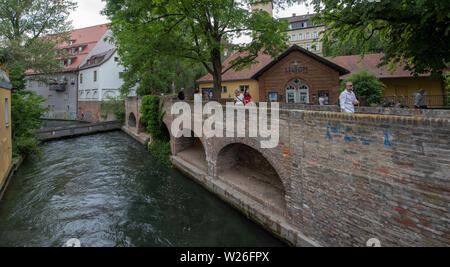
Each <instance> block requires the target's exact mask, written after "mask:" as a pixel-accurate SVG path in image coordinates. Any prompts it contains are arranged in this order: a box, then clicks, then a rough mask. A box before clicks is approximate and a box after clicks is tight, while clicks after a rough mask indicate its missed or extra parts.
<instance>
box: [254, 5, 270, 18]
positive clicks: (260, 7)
mask: <svg viewBox="0 0 450 267" xmlns="http://www.w3.org/2000/svg"><path fill="white" fill-rule="evenodd" d="M258 9H260V10H263V11H266V12H267V13H269V14H270V16H272V17H273V3H272V2H269V3H257V4H253V5H252V11H255V10H258Z"/></svg>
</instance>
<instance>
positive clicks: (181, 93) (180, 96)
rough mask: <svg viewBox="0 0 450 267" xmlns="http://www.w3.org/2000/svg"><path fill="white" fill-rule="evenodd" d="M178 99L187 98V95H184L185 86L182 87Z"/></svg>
mask: <svg viewBox="0 0 450 267" xmlns="http://www.w3.org/2000/svg"><path fill="white" fill-rule="evenodd" d="M178 99H179V100H181V101H183V100H185V99H186V97H185V95H184V88H181V91H180V92H179V93H178Z"/></svg>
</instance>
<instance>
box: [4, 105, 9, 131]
mask: <svg viewBox="0 0 450 267" xmlns="http://www.w3.org/2000/svg"><path fill="white" fill-rule="evenodd" d="M5 125H6V127H8V126H9V99H8V98H5Z"/></svg>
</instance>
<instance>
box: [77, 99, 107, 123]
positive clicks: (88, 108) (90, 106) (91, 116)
mask: <svg viewBox="0 0 450 267" xmlns="http://www.w3.org/2000/svg"><path fill="white" fill-rule="evenodd" d="M101 109H102V103H101V102H99V101H79V102H78V118H80V119H82V120H86V121H92V122H98V121H100V120H101V118H100V112H101Z"/></svg>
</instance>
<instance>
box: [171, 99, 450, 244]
mask: <svg viewBox="0 0 450 267" xmlns="http://www.w3.org/2000/svg"><path fill="white" fill-rule="evenodd" d="M170 106H171V102H170V101H168V102H166V105H165V109H166V117H165V118H164V121H165V123H166V125H167V126H168V128H169V129H170V126H171V121H172V120H173V119H174V117H173V116H171V115H170ZM378 111H379V110H376V109H372V110H370V112H371V113H374V114H354V115H348V114H342V113H337V112H327V111H313V110H296V109H282V110H280V133H281V136H280V142H279V145H278V147H276V148H274V149H261V148H260V141H261V139H259V138H204V137H202V138H200V139H201V141H202V144H203V146H204V148H205V152H206V161H207V164H208V173H207V174H206V176H205V177H206V178H205V177H204V178H202V179H207V180H208V181H210V182H211V183H215V182H216V181H217V179H219V178H218V177H219V175H218V174H219V172H220V170H221V169H223V168H226V167H227V164H229V162H228V161H224V160H222V161H221V160H219V154H220V153H221V152H222V151H223V149H224V148H226V147H227V146H229V145H232V144H243V145H246V146H248V147H251V148H253V149H254V150H256V151H258V152H259V153H260V155H261V156H262V157H264V158H265V159H266V160H267V162H266V163H264V164H270V165H271V166H272V167H273V169H274V170H275V171H276V172H277V174H278V176H279V178H280V180H281V182H282V184H283V187H284V188H285V194H286V195H285V201H286V213H285V215H284V218H283V220H285V221H286V225H287V226H286V227H285V226H283V227H282V228H283V229H293V230H290V232H288V233H286V234H282V232H283V230H281V231H280V229H278V230H277V229H276V228H277V227H280V224H279V221H278V222H277V220H276V219H272V226H268V225H271V224H267V220H269V221H270V216H271V214H270V213H267V211H265V210H264V208H262V209H259V210H258V209H257V208H254V207H253V206H252V204H250V202H249V203H246V202H245V201H244V200H242V199H241V200H239V202H234V203H240V204H236V205H239V206H240V208H243V207H247V208H248V209H249V210H250V213H252V212H255V213H257V212H260V213H261V214H262V215H258V216H259V217H260V218H263V219H261V220H259V221H260V222H261V223H264V224H265V226H266V227H267V228H271V230H272V231H274V232H275V233H276V234H279V235H280V236H282V237H283V238H285V239H289V240H291V241H292V240H294V241H292V243H293V244H299V243H300V242H299V241H298V240H299V239H302V240H308V241H307V243H308V244H311V245H320V246H366V242H367V241H368V240H369V239H371V238H377V239H379V240H380V241H381V243H382V245H383V246H449V245H450V228H449V225H450V224H449V221H450V213H449V208H450V202H449V200H450V177H449V173H450V164H449V163H450V138H449V136H450V119H449V118H450V113H449V112H448V111H447V112H445V111H442V113H440V116H439V118H430V117H428V116H425V115H426V112H425V113H424V112H422V113H417V111H414V110H412V111H411V114H415V113H417V115H414V116H396V115H382V114H375V113H377V112H378ZM382 112H384V113H386V112H388V111H387V110H382ZM177 144H178V143H177V139H175V138H173V137H172V150H173V152H174V155H175V156H176V153H177V151H178V149H177ZM243 154H245V152H243ZM261 162H262V161H261ZM264 167H266V166H261V169H262V170H264ZM182 168H183V169H184V171H185V172H189V170H188V169H189V168H187V169H186V167H185V166H183V167H182ZM216 187H217V184H215V185H214V186H211V187H210V188H212V191H214V192H215V193H217V194H219V195H221V193H218V192H220V190H218V189H216ZM221 197H222V198H224V199H227V200H230V201H231V199H236V194H234V193H232V192H231V191H226V192H225V193H224V195H221ZM260 204H261V205H263V206H264V203H260ZM233 205H235V204H233ZM268 218H269V219H268ZM289 235H294V237H292V238H290V237H289ZM285 236H286V237H285Z"/></svg>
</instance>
